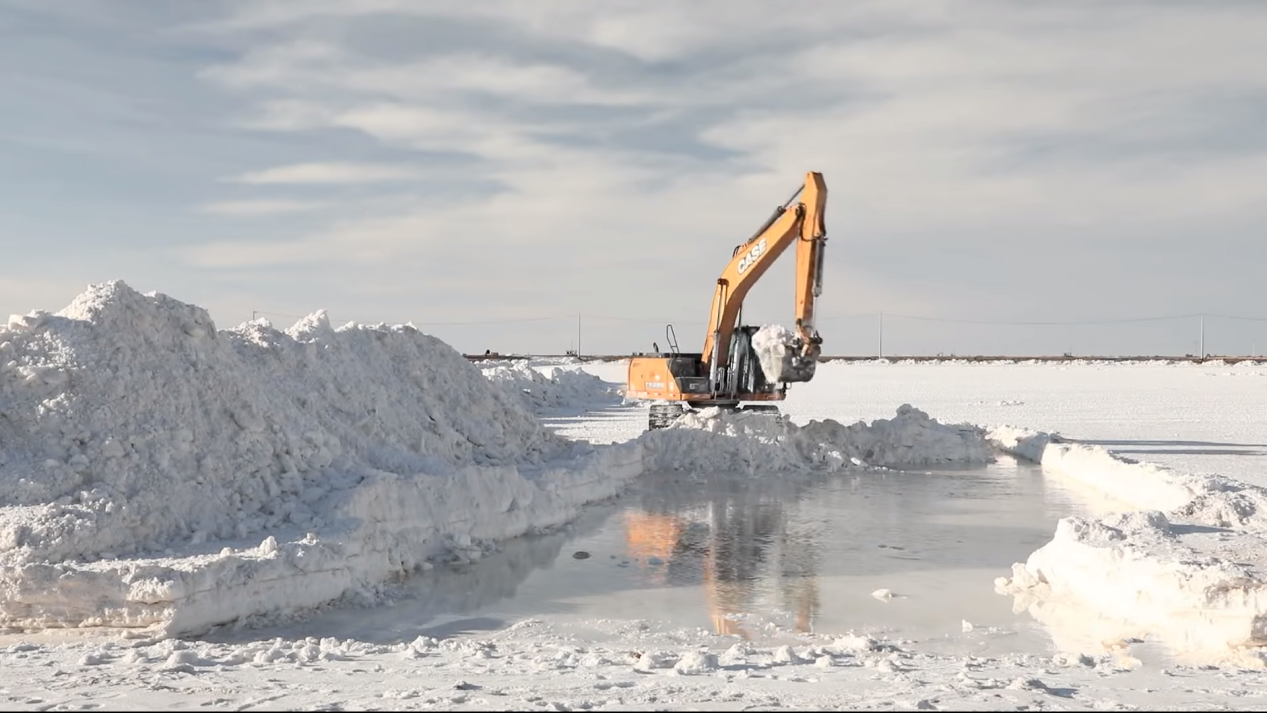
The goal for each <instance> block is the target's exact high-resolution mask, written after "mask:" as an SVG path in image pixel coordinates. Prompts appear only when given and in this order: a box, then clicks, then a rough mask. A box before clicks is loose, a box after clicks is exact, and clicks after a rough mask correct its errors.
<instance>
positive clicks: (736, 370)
mask: <svg viewBox="0 0 1267 713" xmlns="http://www.w3.org/2000/svg"><path fill="white" fill-rule="evenodd" d="M798 198H799V200H797V199H798ZM826 207H827V186H826V184H824V183H823V176H822V174H820V173H809V174H806V176H805V184H804V185H803V186H801V187H800V188H798V189H797V191H796V193H795V194H793V195H792V197H791V198H789V199H788V201H787V202H786V203H784V204H783V205H782V206H779V207H778V208H776V209H775V211H774V215H772V216H771V217H770V219H769V220H768V221H766V223H765V225H763V226H762V227H761V229H760V230H758V231H757V233H756V235H753V236H752V237H751V238H749V239H748V241H747V242H745V243H744V244H742V245H740V246H738V247H736V248H735V253H734V256H733V257H732V258H731V261H730V264H728V265H727V266H726V269H725V270H723V271H722V274H721V277H720V278H718V280H717V288H716V290H715V292H714V293H713V307H712V313H711V314H710V316H709V320H708V335H707V337H706V338H705V340H704V349H703V351H702V352H700V353H680V352H678V350H677V343H676V342H677V340H676V339H675V338H674V334H673V327H672V326H671V325H670V326H669V327H668V328H667V329H666V333H667V337H668V346H669V349H670V352H669V354H668V355H667V356H654V357H635V358H633V359H631V360H630V362H629V382H628V384H627V385H626V388H625V394H626V395H627V396H629V397H631V398H636V399H645V400H650V401H652V402H653V403H652V404H651V412H650V418H649V425H650V427H651V428H662V427H665V426H668V425H669V424H671V423H672V422H673V421H674V419H676V418H677V417H678V416H679V415H681V413H682V412H683V410H684V409H686V408H690V407H691V406H701V407H703V406H721V407H725V408H737V407H739V404H740V402H743V401H755V402H772V401H781V400H783V398H784V397H785V395H786V392H787V384H789V383H792V382H800V381H809V380H810V379H812V378H813V377H814V369H815V367H816V366H817V364H818V356H819V354H820V353H821V344H822V338H821V337H820V336H819V334H818V330H817V329H815V328H814V299H815V298H816V297H818V295H819V294H821V293H822V285H823V252H824V249H825V247H826V242H827V228H826V224H825V222H824V214H825V211H826ZM792 243H796V315H795V316H796V323H795V331H794V332H791V333H786V331H785V333H784V334H776V336H777V337H779V342H778V343H775V344H772V345H765V344H761V343H754V338H753V337H754V335H757V334H758V332H760V331H762V330H759V329H758V328H757V327H751V326H743V325H740V324H739V322H740V318H741V311H742V308H743V300H744V297H745V296H746V295H747V294H748V291H749V290H751V289H752V287H753V285H755V284H756V283H757V280H759V279H761V276H762V275H763V274H765V272H766V270H768V269H769V268H770V266H771V265H772V264H773V263H774V261H775V260H777V259H778V257H779V255H781V254H782V253H783V252H784V251H785V250H787V248H788V247H789V246H790V245H792ZM763 336H764V335H758V337H757V340H756V341H757V342H760V341H761V340H762V338H763ZM657 351H659V350H657ZM742 408H745V409H750V410H761V411H775V412H777V411H778V407H777V406H776V405H774V404H772V403H761V404H750V405H746V406H744V407H742Z"/></svg>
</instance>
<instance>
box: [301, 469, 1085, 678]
mask: <svg viewBox="0 0 1267 713" xmlns="http://www.w3.org/2000/svg"><path fill="white" fill-rule="evenodd" d="M1096 508H1097V506H1096V505H1095V504H1094V503H1092V502H1090V501H1089V500H1087V499H1086V498H1085V496H1084V495H1083V494H1081V493H1078V492H1075V491H1071V490H1070V489H1068V486H1067V484H1066V483H1065V482H1064V481H1062V480H1060V479H1058V478H1055V477H1053V476H1050V475H1049V476H1044V474H1043V473H1042V471H1041V469H1039V468H1038V467H1037V466H1033V465H1030V464H1023V463H1016V462H1013V461H1011V460H1008V461H1006V462H1003V463H999V464H994V465H990V466H988V467H979V468H973V469H921V470H914V471H904V472H903V471H859V472H857V473H853V474H846V475H844V476H841V475H835V476H825V475H823V476H813V475H799V476H790V475H784V474H765V475H757V476H737V475H734V474H726V473H719V474H712V475H691V474H682V473H663V474H649V475H647V476H644V477H643V478H641V479H640V480H639V481H638V482H637V484H636V485H635V487H634V489H632V490H630V491H629V492H627V493H626V494H624V495H623V496H621V497H619V498H617V499H615V500H613V501H610V502H608V503H604V504H600V505H597V506H593V507H591V508H589V509H587V511H586V513H585V514H584V515H583V516H582V517H581V518H580V519H579V520H577V521H576V522H574V523H573V524H572V525H570V526H568V527H567V528H566V529H564V530H562V531H560V532H556V533H552V534H549V535H543V536H536V537H527V538H520V539H518V540H514V541H511V542H507V543H504V545H503V546H502V549H501V550H500V551H499V552H497V553H494V554H491V555H488V556H486V557H485V558H484V559H483V560H481V561H479V562H477V563H474V564H467V565H462V566H460V567H456V568H452V569H450V568H447V567H445V568H438V569H436V570H434V571H431V572H427V573H423V574H421V575H418V576H416V577H414V578H412V579H411V580H409V581H408V582H406V583H405V584H404V585H403V587H402V588H401V589H400V590H399V591H398V592H397V595H398V596H397V597H396V600H395V602H394V603H393V604H392V605H391V606H385V607H375V608H373V609H368V610H365V609H336V610H332V611H328V612H326V613H324V614H321V615H319V616H317V617H316V618H315V619H313V620H310V621H309V622H307V623H306V625H305V627H304V628H305V629H306V634H308V635H313V636H336V637H337V636H349V635H351V634H352V633H353V632H355V635H356V636H357V637H358V638H360V639H361V640H377V641H382V642H395V641H409V640H412V639H413V638H414V637H416V636H419V635H428V636H434V637H443V636H450V635H454V634H461V633H467V634H469V633H474V632H478V631H481V630H490V631H491V630H496V629H501V628H504V627H505V626H508V625H510V624H512V623H514V622H516V621H519V620H522V619H525V618H529V617H534V616H543V617H544V616H548V617H550V618H551V620H553V621H562V622H572V623H574V624H575V626H576V628H577V630H578V631H581V632H584V631H585V630H586V626H585V622H586V621H593V620H596V619H605V620H612V619H620V620H631V621H638V620H643V621H646V622H651V623H654V625H656V626H658V627H659V626H675V627H683V628H686V629H706V630H712V631H716V632H718V633H724V634H729V635H734V636H738V637H744V638H749V639H752V640H753V641H754V642H758V641H759V642H772V641H777V640H778V639H779V638H780V637H781V636H787V635H790V634H794V633H795V632H798V631H801V632H804V631H817V632H824V633H842V634H843V633H845V632H847V631H851V630H852V631H857V632H865V633H868V634H870V635H873V636H886V637H890V638H894V639H906V640H917V641H920V642H922V643H923V644H924V647H925V648H931V649H932V650H937V649H938V648H942V647H943V646H944V647H945V648H946V650H947V651H946V652H947V653H950V652H964V651H965V650H968V651H971V652H973V653H978V654H981V655H996V654H1002V653H1008V652H1028V653H1050V651H1051V644H1050V637H1049V636H1048V635H1047V633H1046V632H1045V630H1044V629H1043V627H1042V626H1041V625H1040V624H1038V623H1037V622H1035V621H1033V620H1032V619H1031V618H1030V617H1029V615H1028V614H1025V613H1013V611H1012V598H1011V597H1007V596H1002V595H999V594H996V593H995V592H994V589H993V580H994V578H995V577H998V576H1002V575H1006V574H1008V573H1009V572H1010V568H1011V565H1012V563H1013V562H1019V561H1024V559H1025V558H1026V557H1027V556H1028V555H1029V554H1030V553H1031V552H1033V551H1034V550H1035V549H1037V548H1038V547H1040V546H1042V545H1043V544H1044V543H1046V542H1047V541H1048V540H1049V539H1050V538H1051V533H1052V532H1053V531H1054V529H1055V523H1056V521H1057V520H1058V519H1059V518H1060V517H1063V516H1067V515H1088V514H1092V511H1093V510H1095V509H1096ZM879 590H888V593H889V595H890V596H888V597H885V596H883V593H881V594H882V595H881V596H876V594H875V593H876V592H877V591H879ZM593 636H594V638H595V639H601V638H602V637H601V635H600V634H599V633H598V632H597V631H594V632H593Z"/></svg>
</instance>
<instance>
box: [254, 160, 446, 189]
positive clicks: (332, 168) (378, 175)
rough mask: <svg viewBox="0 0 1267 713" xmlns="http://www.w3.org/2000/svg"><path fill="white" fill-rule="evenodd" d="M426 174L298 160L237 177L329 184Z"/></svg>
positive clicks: (369, 165) (274, 182) (259, 181)
mask: <svg viewBox="0 0 1267 713" xmlns="http://www.w3.org/2000/svg"><path fill="white" fill-rule="evenodd" d="M422 175H424V174H423V173H422V172H420V171H419V170H418V169H416V168H412V167H409V166H399V165H392V164H374V163H297V164H291V165H288V166H276V167H274V168H268V169H264V170H262V171H250V172H248V173H244V174H242V175H240V176H237V177H235V178H234V179H233V180H234V181H235V182H237V183H247V184H252V185H327V184H353V183H385V182H392V181H408V180H411V179H416V178H419V177H421V176H422Z"/></svg>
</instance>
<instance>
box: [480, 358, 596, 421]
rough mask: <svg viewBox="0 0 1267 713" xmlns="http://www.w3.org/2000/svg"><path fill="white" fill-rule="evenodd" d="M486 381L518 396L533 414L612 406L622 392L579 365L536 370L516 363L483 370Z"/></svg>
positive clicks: (525, 362) (524, 363) (495, 365)
mask: <svg viewBox="0 0 1267 713" xmlns="http://www.w3.org/2000/svg"><path fill="white" fill-rule="evenodd" d="M482 371H483V373H484V378H486V379H488V380H489V381H491V382H493V383H494V384H497V385H499V386H502V387H504V388H506V389H508V390H510V391H512V392H514V393H515V394H517V395H518V396H519V398H521V399H522V400H523V402H524V405H525V406H527V407H528V409H529V410H531V411H532V412H533V413H536V414H549V413H551V412H554V411H558V410H560V409H572V408H577V407H581V408H583V407H585V406H595V405H609V404H612V403H617V402H618V401H619V399H620V395H619V389H618V388H617V387H615V386H614V385H612V384H608V383H607V382H605V381H603V380H602V379H600V378H598V377H597V376H594V375H593V374H590V373H587V372H585V371H582V370H581V369H580V367H578V366H571V367H563V366H547V367H544V368H537V367H535V366H533V365H532V364H530V363H528V362H527V361H522V360H520V361H513V362H510V363H506V364H494V365H492V366H485V367H483V368H482Z"/></svg>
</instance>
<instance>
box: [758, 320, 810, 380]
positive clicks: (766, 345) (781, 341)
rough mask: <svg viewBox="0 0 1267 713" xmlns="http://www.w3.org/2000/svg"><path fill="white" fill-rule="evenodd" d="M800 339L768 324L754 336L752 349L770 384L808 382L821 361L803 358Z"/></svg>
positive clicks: (784, 328)
mask: <svg viewBox="0 0 1267 713" xmlns="http://www.w3.org/2000/svg"><path fill="white" fill-rule="evenodd" d="M800 346H801V338H800V336H798V335H797V334H796V333H794V332H792V331H791V330H789V329H787V328H786V327H782V326H780V325H777V324H768V325H765V326H763V327H761V329H758V330H757V331H756V333H755V334H753V335H752V350H753V351H754V352H756V354H757V363H758V364H760V365H761V372H762V373H763V374H765V378H766V379H767V380H768V381H770V382H780V381H809V380H810V379H811V378H812V377H813V376H814V371H815V368H816V367H817V365H818V362H817V361H816V360H814V359H803V358H802V357H801V356H800V351H799V350H800Z"/></svg>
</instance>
